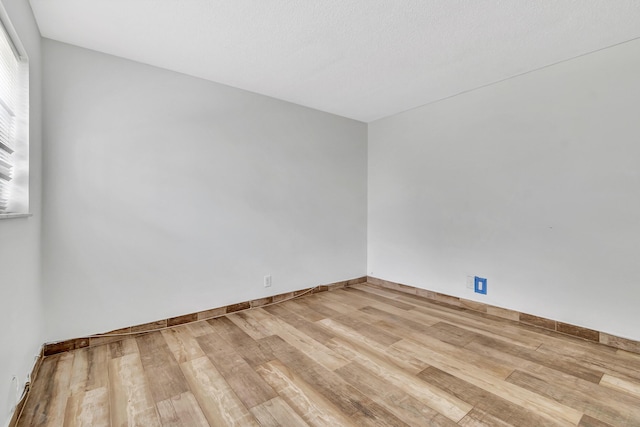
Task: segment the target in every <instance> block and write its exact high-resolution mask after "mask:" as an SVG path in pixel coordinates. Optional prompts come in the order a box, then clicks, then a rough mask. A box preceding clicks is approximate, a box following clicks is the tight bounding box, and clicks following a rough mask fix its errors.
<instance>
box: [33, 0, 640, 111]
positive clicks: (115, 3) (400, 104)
mask: <svg viewBox="0 0 640 427" xmlns="http://www.w3.org/2000/svg"><path fill="white" fill-rule="evenodd" d="M31 5H32V7H33V10H34V13H35V16H36V19H37V22H38V25H39V27H40V30H41V33H42V36H44V37H47V38H51V39H54V40H58V41H62V42H65V43H70V44H74V45H77V46H82V47H85V48H89V49H93V50H97V51H100V52H105V53H109V54H112V55H117V56H121V57H124V58H128V59H132V60H135V61H139V62H143V63H146V64H151V65H155V66H158V67H163V68H167V69H170V70H174V71H179V72H182V73H186V74H190V75H193V76H197V77H201V78H204V79H208V80H212V81H215V82H219V83H223V84H226V85H229V86H234V87H238V88H242V89H246V90H249V91H253V92H257V93H261V94H264V95H269V96H272V97H275V98H279V99H283V100H287V101H291V102H294V103H297V104H301V105H305V106H308V107H312V108H316V109H319V110H323V111H328V112H331V113H334V114H338V115H341V116H345V117H349V118H353V119H357V120H361V121H364V122H369V121H372V120H376V119H378V118H382V117H385V116H389V115H392V114H395V113H398V112H401V111H404V110H408V109H410V108H414V107H417V106H420V105H423V104H427V103H430V102H433V101H436V100H438V99H442V98H446V97H449V96H452V95H455V94H457V93H460V92H464V91H468V90H471V89H474V88H477V87H480V86H483V85H487V84H490V83H493V82H496V81H500V80H503V79H505V78H508V77H511V76H514V75H518V74H521V73H525V72H527V71H531V70H534V69H537V68H540V67H544V66H546V65H549V64H553V63H556V62H558V61H563V60H566V59H569V58H572V57H575V56H578V55H582V54H585V53H588V52H592V51H594V50H598V49H602V48H605V47H608V46H611V45H614V44H617V43H620V42H624V41H627V40H631V39H634V38H637V37H640V1H638V0H537V1H531V0H31Z"/></svg>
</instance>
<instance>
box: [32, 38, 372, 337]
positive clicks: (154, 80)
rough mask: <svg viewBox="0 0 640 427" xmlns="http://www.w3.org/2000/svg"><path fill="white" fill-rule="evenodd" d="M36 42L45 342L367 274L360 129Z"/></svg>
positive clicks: (362, 129) (175, 76)
mask: <svg viewBox="0 0 640 427" xmlns="http://www.w3.org/2000/svg"><path fill="white" fill-rule="evenodd" d="M43 52H44V83H43V84H44V108H45V111H46V114H45V118H44V120H45V121H44V132H45V135H46V140H45V145H46V148H45V156H46V163H45V168H44V192H45V195H44V202H43V203H44V222H43V230H44V233H43V248H44V249H43V276H44V278H45V287H46V290H45V294H46V318H47V325H46V338H47V340H55V339H64V338H71V337H74V336H79V335H83V334H87V333H96V332H101V331H106V330H110V329H115V328H118V327H122V326H128V325H133V324H138V323H143V322H148V321H153V320H157V319H162V318H166V317H170V316H175V315H180V314H185V313H190V312H194V311H198V310H204V309H208V308H212V307H218V306H222V305H226V304H230V303H235V302H239V301H244V300H249V299H254V298H259V297H262V296H266V295H272V294H276V293H281V292H288V291H291V290H295V289H300V288H305V287H310V286H314V285H318V284H325V283H330V282H335V281H341V280H346V279H350V278H354V277H360V276H363V275H365V274H366V180H367V176H366V138H367V134H366V132H367V128H366V125H365V124H364V123H361V122H356V121H353V120H348V119H344V118H341V117H337V116H333V115H330V114H326V113H322V112H319V111H315V110H311V109H308V108H304V107H300V106H297V105H293V104H290V103H286V102H282V101H277V100H274V99H271V98H268V97H264V96H259V95H256V94H252V93H249V92H245V91H241V90H238V89H233V88H230V87H226V86H223V85H219V84H215V83H211V82H207V81H205V80H200V79H196V78H193V77H188V76H185V75H181V74H177V73H174V72H170V71H166V70H161V69H158V68H154V67H150V66H147V65H143V64H139V63H135V62H131V61H128V60H124V59H119V58H116V57H112V56H108V55H104V54H101V53H97V52H93V51H89V50H85V49H81V48H77V47H73V46H70V45H65V44H61V43H58V42H54V41H51V40H44V41H43ZM267 274H271V275H272V276H273V286H272V287H271V288H269V289H265V288H264V287H263V276H264V275H267Z"/></svg>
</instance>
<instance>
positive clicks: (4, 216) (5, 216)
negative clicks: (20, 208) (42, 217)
mask: <svg viewBox="0 0 640 427" xmlns="http://www.w3.org/2000/svg"><path fill="white" fill-rule="evenodd" d="M30 216H33V214H30V213H4V214H0V221H2V220H3V219H13V218H28V217H30Z"/></svg>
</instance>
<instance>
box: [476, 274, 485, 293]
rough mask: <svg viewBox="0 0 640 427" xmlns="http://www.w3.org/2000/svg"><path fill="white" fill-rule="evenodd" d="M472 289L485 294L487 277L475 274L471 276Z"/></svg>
mask: <svg viewBox="0 0 640 427" xmlns="http://www.w3.org/2000/svg"><path fill="white" fill-rule="evenodd" d="M473 290H474V292H475V293H477V294H482V295H486V294H487V279H485V278H483V277H478V276H475V277H474V278H473Z"/></svg>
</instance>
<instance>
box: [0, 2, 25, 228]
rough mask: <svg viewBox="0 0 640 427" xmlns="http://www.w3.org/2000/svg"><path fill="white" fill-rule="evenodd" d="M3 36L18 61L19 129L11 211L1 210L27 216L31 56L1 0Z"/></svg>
mask: <svg viewBox="0 0 640 427" xmlns="http://www.w3.org/2000/svg"><path fill="white" fill-rule="evenodd" d="M0 32H2V34H0V37H6V39H7V41H8V42H9V45H10V47H11V49H12V51H13V53H14V55H15V58H16V60H17V62H18V70H17V78H16V83H15V84H16V85H17V86H18V89H17V90H18V93H17V95H16V106H15V124H14V126H15V129H14V136H13V138H12V142H13V143H14V145H13V147H11V148H12V149H13V150H14V153H13V154H12V157H14V158H13V159H12V160H13V161H12V179H11V184H10V185H11V187H12V189H13V190H14V191H15V194H14V195H13V197H10V198H9V203H8V206H7V210H5V211H3V212H0V220H3V219H12V218H23V217H28V216H31V213H29V164H30V161H29V57H28V55H27V52H26V50H25V49H24V46H23V45H22V42H21V40H20V37H19V36H18V33H17V32H16V30H15V28H14V26H13V24H12V23H11V19H10V17H9V14H8V13H7V11H6V9H5V8H4V4H3V3H2V1H1V0H0Z"/></svg>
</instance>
